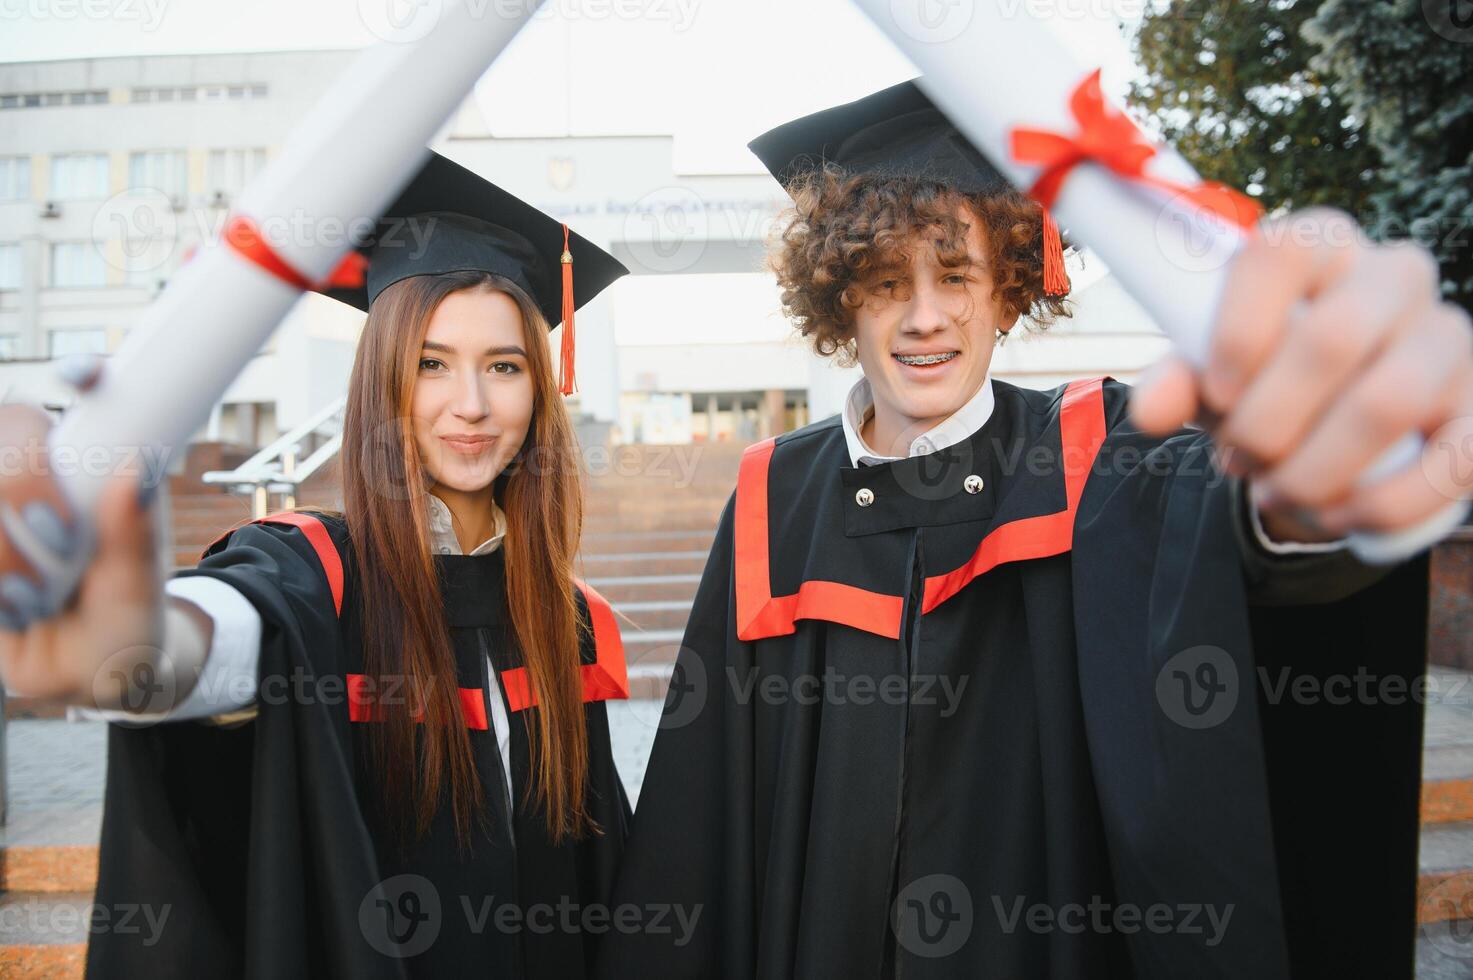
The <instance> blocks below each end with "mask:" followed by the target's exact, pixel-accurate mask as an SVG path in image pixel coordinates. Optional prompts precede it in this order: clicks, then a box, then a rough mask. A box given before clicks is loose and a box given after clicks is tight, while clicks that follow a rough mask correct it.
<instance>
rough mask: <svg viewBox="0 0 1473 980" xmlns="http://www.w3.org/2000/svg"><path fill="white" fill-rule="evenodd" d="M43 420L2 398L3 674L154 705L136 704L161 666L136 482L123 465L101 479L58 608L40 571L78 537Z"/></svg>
mask: <svg viewBox="0 0 1473 980" xmlns="http://www.w3.org/2000/svg"><path fill="white" fill-rule="evenodd" d="M93 379H95V370H94V372H93V374H92V376H91V377H87V376H82V377H75V378H72V379H70V380H73V382H74V383H75V384H77V386H78V387H79V388H83V389H85V388H86V387H89V386H90V384H91V383H92V380H93ZM50 429H51V421H50V419H49V418H48V417H47V415H46V414H45V413H44V412H43V411H41V410H40V409H38V408H35V407H33V406H29V405H5V406H0V460H3V461H4V463H5V465H4V474H3V477H0V677H3V679H4V682H5V685H6V687H7V688H8V689H10V690H11V691H12V692H13V693H16V694H21V695H25V696H29V697H38V698H45V699H49V700H58V701H65V702H68V703H73V704H82V705H87V706H96V707H104V708H124V709H126V710H150V708H151V707H152V706H149V705H141V704H136V703H135V702H136V701H137V698H138V697H139V696H140V695H142V696H147V695H148V694H149V692H150V691H157V690H158V689H159V687H160V685H159V684H158V683H157V679H158V678H160V677H163V675H164V671H163V667H164V666H165V665H163V664H161V663H160V647H161V644H162V641H163V627H162V623H163V618H162V605H161V603H162V600H163V583H162V580H161V576H160V569H159V566H158V555H157V547H156V545H155V540H154V527H153V520H152V515H151V514H150V512H149V510H148V508H147V507H146V506H144V504H143V502H142V501H140V499H139V488H140V486H141V480H140V478H139V477H137V476H133V475H119V476H116V477H114V478H113V479H112V480H111V481H110V482H109V484H108V485H107V486H106V487H105V488H104V490H103V493H102V496H101V499H100V501H99V504H98V510H97V514H96V550H95V553H94V555H93V557H92V560H91V561H90V562H89V563H88V565H87V568H86V570H85V571H84V573H83V575H82V579H81V581H80V583H79V585H78V587H77V589H76V591H75V593H74V594H73V595H72V596H71V598H70V599H69V600H67V601H66V602H65V603H64V604H63V605H62V606H61V607H60V608H54V606H55V600H54V599H53V598H51V597H52V596H53V595H55V589H54V588H48V586H47V583H45V582H44V581H43V579H42V574H43V572H42V569H44V567H45V565H46V564H47V562H46V559H47V558H48V557H51V558H53V559H56V558H64V557H66V556H67V555H69V554H71V553H73V552H74V551H75V549H77V548H78V547H80V542H79V541H78V536H77V534H76V533H75V525H74V522H73V520H72V514H71V513H70V510H69V508H68V507H67V503H66V500H65V498H64V496H63V494H62V493H61V490H60V487H59V486H58V485H57V483H56V480H55V477H54V475H53V473H52V472H51V466H50V462H49V459H48V455H47V452H46V438H47V433H48V432H49V431H50ZM32 556H34V558H35V559H36V560H34V561H33V560H31V558H32ZM144 675H146V676H144ZM164 679H165V680H169V679H171V678H164ZM170 686H172V685H170Z"/></svg>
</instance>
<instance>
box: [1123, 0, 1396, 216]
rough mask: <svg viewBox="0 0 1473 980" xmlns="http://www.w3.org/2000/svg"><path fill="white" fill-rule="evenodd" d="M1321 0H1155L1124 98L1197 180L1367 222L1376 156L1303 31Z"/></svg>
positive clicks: (1139, 35)
mask: <svg viewBox="0 0 1473 980" xmlns="http://www.w3.org/2000/svg"><path fill="white" fill-rule="evenodd" d="M1318 6H1319V5H1318V0H1267V2H1255V3H1244V2H1242V0H1176V2H1163V0H1157V2H1155V3H1153V4H1152V5H1151V6H1150V7H1149V8H1148V9H1147V11H1146V12H1145V14H1144V16H1143V17H1142V19H1141V22H1140V24H1139V27H1138V30H1137V31H1136V33H1135V35H1134V39H1133V45H1134V49H1135V52H1136V55H1137V57H1138V59H1139V61H1140V63H1141V65H1142V67H1143V68H1144V70H1145V77H1144V78H1142V79H1140V80H1138V81H1136V82H1135V83H1133V84H1132V86H1131V92H1130V95H1129V96H1128V101H1129V103H1130V104H1131V105H1132V106H1133V107H1135V108H1137V109H1139V110H1142V111H1143V112H1144V113H1145V114H1146V115H1147V116H1148V118H1149V120H1150V121H1151V123H1153V124H1154V125H1155V126H1156V128H1157V129H1158V130H1159V132H1160V134H1161V136H1162V137H1163V138H1165V139H1166V140H1168V141H1169V142H1170V143H1171V144H1172V145H1174V146H1175V147H1176V148H1177V149H1178V150H1179V151H1180V152H1181V154H1182V155H1183V156H1184V157H1186V158H1187V160H1188V161H1190V162H1191V164H1192V165H1193V166H1194V167H1196V168H1197V170H1198V172H1200V173H1201V174H1202V175H1203V176H1204V177H1206V178H1209V179H1211V180H1218V181H1221V182H1223V183H1225V184H1228V185H1230V186H1233V187H1238V188H1242V189H1244V190H1246V191H1247V192H1248V193H1249V194H1251V195H1253V196H1255V197H1257V198H1258V199H1259V200H1260V201H1261V202H1262V203H1263V204H1264V206H1265V207H1266V208H1268V209H1269V210H1270V211H1273V210H1277V209H1280V208H1286V209H1287V208H1302V207H1305V206H1308V205H1312V204H1328V205H1333V206H1335V207H1340V208H1344V209H1345V210H1346V211H1349V212H1351V213H1352V214H1354V215H1356V216H1357V218H1360V219H1362V220H1364V218H1365V216H1366V215H1367V213H1368V211H1369V209H1370V204H1369V198H1370V195H1371V194H1372V193H1373V192H1374V191H1375V190H1377V189H1378V176H1377V175H1378V172H1379V170H1380V168H1381V159H1380V155H1379V154H1378V153H1377V151H1376V148H1375V147H1373V146H1372V145H1371V143H1370V141H1369V140H1367V139H1366V137H1365V134H1364V133H1363V127H1362V126H1361V124H1360V122H1359V120H1358V119H1357V118H1356V117H1355V116H1353V115H1352V114H1351V113H1350V112H1349V111H1347V109H1346V103H1345V102H1344V100H1343V99H1342V98H1341V97H1340V96H1339V95H1338V94H1337V93H1336V92H1335V91H1333V90H1332V88H1331V85H1330V84H1329V80H1328V79H1326V78H1325V76H1324V75H1323V74H1322V72H1321V70H1320V69H1318V68H1316V67H1314V66H1313V65H1312V64H1311V60H1312V57H1313V56H1314V55H1315V54H1316V53H1317V52H1318V49H1317V48H1316V47H1315V46H1314V45H1313V44H1311V43H1310V42H1309V41H1307V40H1305V39H1304V38H1303V37H1302V36H1301V34H1300V28H1301V27H1302V26H1303V25H1304V23H1305V22H1306V21H1307V20H1309V19H1310V18H1311V17H1313V16H1314V15H1315V13H1316V11H1317V9H1318Z"/></svg>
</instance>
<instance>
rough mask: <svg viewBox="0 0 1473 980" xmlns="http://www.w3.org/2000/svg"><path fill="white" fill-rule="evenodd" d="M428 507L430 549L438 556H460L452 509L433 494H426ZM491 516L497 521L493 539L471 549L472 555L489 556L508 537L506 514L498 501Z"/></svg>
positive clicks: (493, 506)
mask: <svg viewBox="0 0 1473 980" xmlns="http://www.w3.org/2000/svg"><path fill="white" fill-rule="evenodd" d="M425 498H426V502H427V506H426V508H425V509H426V511H427V512H428V513H429V518H430V549H431V550H432V551H433V552H434V553H435V554H437V555H459V554H463V552H462V551H461V550H460V539H459V538H457V537H456V536H455V525H454V522H453V519H452V517H451V515H450V508H449V507H448V506H446V504H445V501H443V500H441V499H440V498H439V497H437V496H435V495H434V494H432V493H429V494H425ZM491 516H492V519H493V520H494V521H495V530H494V531H493V533H492V534H491V537H489V538H487V539H486V540H485V541H482V542H481V543H480V544H478V545H476V546H475V548H473V549H471V552H470V553H471V555H472V556H474V555H489V554H490V553H491V552H493V551H495V550H496V549H497V548H500V547H501V541H502V539H503V538H505V537H506V514H504V513H503V512H502V510H501V508H500V507H498V506H496V501H494V500H493V501H491Z"/></svg>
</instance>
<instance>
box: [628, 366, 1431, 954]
mask: <svg viewBox="0 0 1473 980" xmlns="http://www.w3.org/2000/svg"><path fill="white" fill-rule="evenodd" d="M994 387H995V394H996V406H995V409H994V412H993V414H992V416H991V417H990V419H989V420H988V422H987V423H986V424H985V425H984V426H983V427H982V428H981V429H980V430H979V431H978V432H977V433H976V434H974V435H973V436H972V437H971V438H970V439H969V440H967V441H965V442H964V443H962V444H960V445H959V446H956V447H953V448H951V449H950V450H946V451H942V452H939V453H936V454H934V455H931V456H924V457H917V458H912V459H908V460H903V461H898V462H893V463H889V464H884V465H880V466H875V467H863V468H855V467H853V466H852V465H851V463H850V461H849V458H848V453H847V449H846V447H845V441H844V437H843V432H842V428H841V426H840V424H839V422H838V420H837V419H830V420H828V421H825V422H821V423H818V424H815V425H812V426H809V427H807V428H805V429H801V430H799V431H796V432H793V433H789V434H786V435H783V436H779V437H778V438H777V439H776V440H768V441H767V442H765V443H761V444H758V445H756V446H754V447H752V448H751V449H749V450H748V452H747V454H746V456H745V457H744V460H743V464H742V470H741V476H740V479H739V483H738V488H737V491H736V493H735V495H734V497H733V499H732V501H731V503H730V504H729V505H728V507H727V509H726V512H725V513H724V514H723V516H722V520H721V524H720V528H719V531H718V533H717V536H716V540H715V544H714V547H713V550H712V553H711V557H710V561H709V563H708V565H707V567H706V571H705V574H704V576H703V579H702V582H701V585H700V588H699V591H698V593H697V597H696V600H695V605H694V609H693V612H692V615H691V619H690V624H689V626H688V628H687V632H686V636H685V640H684V644H683V649H682V651H681V653H680V656H679V659H678V662H677V665H676V668H675V674H674V677H673V680H672V685H671V690H670V693H669V695H668V696H667V700H666V705H665V712H664V715H663V719H662V723H661V729H662V730H661V731H660V732H659V734H658V737H657V739H656V741H655V745H654V748H653V752H652V756H651V759H650V764H649V769H648V771H647V774H646V777H645V781H644V784H643V787H642V790H641V794H640V801H639V807H638V810H637V813H636V816H635V821H634V826H633V830H632V835H631V838H630V841H629V844H628V847H627V849H626V851H625V854H624V860H623V863H622V866H621V870H620V874H619V882H618V885H617V887H616V889H615V899H616V901H618V902H636V903H673V904H677V905H680V906H683V907H685V908H686V909H687V915H688V916H689V914H690V912H692V911H694V910H697V909H699V911H700V915H699V918H698V919H697V926H696V928H695V929H694V930H693V932H692V933H690V934H680V933H674V932H663V933H652V932H640V933H630V934H624V933H621V934H617V935H610V936H609V937H607V939H606V940H605V942H604V945H603V947H602V948H601V954H600V976H602V977H605V978H616V980H622V978H632V977H641V976H660V977H665V978H696V977H700V978H716V977H728V978H737V977H763V978H786V977H839V976H842V977H893V976H899V977H906V978H910V977H916V978H920V977H948V978H974V977H998V978H1007V980H1014V978H1024V977H1027V978H1034V977H1047V978H1052V980H1085V978H1099V977H1152V978H1156V977H1160V978H1173V980H1175V978H1181V977H1193V978H1199V977H1224V978H1226V977H1235V978H1241V977H1254V978H1280V977H1288V976H1291V975H1292V976H1299V977H1303V976H1322V975H1323V976H1331V975H1333V976H1375V977H1379V978H1388V977H1409V976H1411V970H1412V940H1413V936H1414V928H1415V923H1414V919H1413V909H1414V904H1415V874H1416V837H1417V804H1418V784H1419V760H1420V739H1421V708H1420V705H1419V704H1417V703H1414V702H1413V701H1411V700H1408V699H1406V698H1402V699H1401V700H1399V701H1397V700H1395V699H1394V698H1390V699H1387V700H1386V701H1383V702H1381V703H1371V702H1370V701H1368V702H1367V703H1363V704H1350V705H1343V704H1338V703H1337V704H1329V703H1326V702H1324V701H1323V700H1321V701H1319V702H1317V703H1316V702H1314V701H1313V700H1312V699H1311V698H1309V697H1308V696H1305V697H1302V698H1301V699H1300V700H1298V701H1296V700H1294V699H1293V698H1291V697H1290V696H1289V695H1288V694H1287V693H1285V692H1286V691H1289V690H1293V688H1292V687H1290V688H1286V687H1285V686H1284V684H1283V683H1282V681H1283V678H1284V676H1285V672H1286V671H1287V674H1288V676H1290V677H1292V678H1294V679H1295V681H1297V682H1298V683H1299V684H1300V690H1301V691H1303V690H1305V685H1306V684H1314V683H1320V682H1323V681H1324V680H1325V679H1326V678H1327V677H1330V676H1333V675H1347V676H1353V675H1354V674H1355V673H1356V671H1357V669H1358V668H1360V667H1364V668H1365V669H1367V670H1369V671H1370V672H1371V673H1372V675H1374V676H1375V677H1377V678H1399V679H1400V680H1401V681H1402V682H1403V683H1405V682H1407V681H1409V680H1410V679H1411V678H1414V677H1416V676H1417V675H1418V674H1419V673H1420V672H1421V670H1422V665H1423V659H1424V650H1425V640H1424V633H1425V609H1426V605H1425V604H1426V568H1425V561H1424V560H1418V561H1414V562H1411V563H1409V564H1407V565H1405V566H1402V567H1400V568H1398V569H1397V570H1395V571H1392V572H1390V573H1389V574H1388V573H1386V572H1384V570H1375V569H1369V568H1366V567H1364V566H1362V565H1360V564H1359V563H1358V562H1356V561H1355V559H1354V558H1352V557H1350V556H1349V555H1348V554H1347V553H1345V552H1337V553H1333V554H1329V555H1314V556H1302V557H1301V556H1294V557H1280V556H1270V555H1268V554H1267V553H1263V552H1261V551H1260V550H1259V548H1258V546H1257V545H1256V543H1254V542H1253V541H1252V540H1251V538H1249V537H1248V534H1249V533H1251V532H1246V531H1245V530H1244V528H1245V522H1246V515H1247V511H1246V509H1245V508H1246V506H1247V504H1246V500H1245V497H1246V495H1245V494H1243V493H1242V491H1241V487H1240V485H1239V484H1238V483H1237V482H1236V481H1233V480H1228V479H1225V478H1223V477H1222V476H1221V475H1220V474H1219V473H1217V472H1216V471H1215V470H1214V469H1213V468H1212V466H1211V460H1210V451H1209V450H1210V444H1209V442H1208V439H1207V437H1206V435H1205V434H1203V433H1201V432H1199V431H1194V430H1188V431H1183V432H1181V433H1178V434H1177V435H1175V436H1172V437H1171V438H1169V439H1165V440H1162V439H1153V438H1148V437H1146V436H1144V435H1142V434H1141V433H1139V432H1138V431H1136V430H1134V429H1133V428H1132V427H1131V425H1130V423H1129V421H1128V419H1127V415H1126V398H1127V393H1128V388H1127V387H1126V386H1124V385H1121V384H1120V383H1118V382H1116V381H1114V380H1113V379H1094V380H1092V381H1083V382H1075V383H1073V384H1071V385H1068V386H1065V387H1062V388H1060V389H1056V390H1054V391H1050V392H1037V391H1031V390H1028V389H1022V388H1018V387H1015V386H1012V385H1008V384H1005V383H1001V382H995V383H994ZM969 477H980V478H981V481H982V482H981V485H980V487H979V486H978V484H977V480H975V479H972V480H970V481H969V480H968V478H969ZM969 484H970V489H969ZM865 491H867V493H866V492H865ZM973 491H975V492H973ZM861 498H863V499H867V500H869V501H870V502H869V503H868V505H867V506H865V505H861V502H860V501H861ZM1300 678H1307V679H1308V680H1307V681H1299V680H1298V679H1300ZM1291 683H1292V682H1291ZM1325 690H1331V689H1330V688H1325ZM1334 690H1335V691H1337V692H1338V691H1339V690H1340V689H1339V688H1335V689H1334ZM1401 690H1402V691H1403V692H1405V691H1406V690H1407V688H1406V687H1403V688H1402V689H1401ZM1214 916H1215V918H1214ZM892 926H893V927H892Z"/></svg>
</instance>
